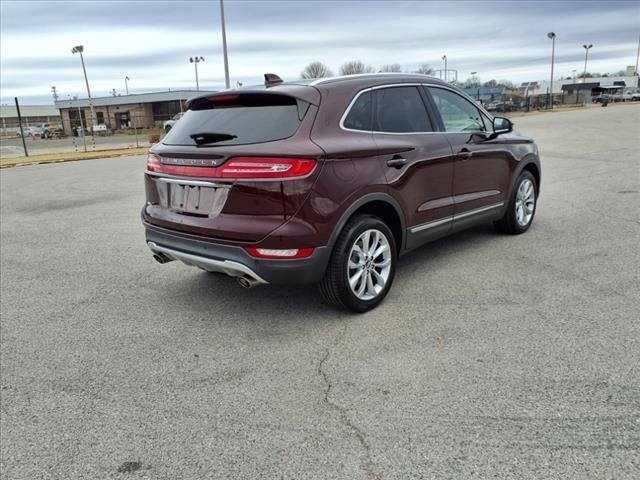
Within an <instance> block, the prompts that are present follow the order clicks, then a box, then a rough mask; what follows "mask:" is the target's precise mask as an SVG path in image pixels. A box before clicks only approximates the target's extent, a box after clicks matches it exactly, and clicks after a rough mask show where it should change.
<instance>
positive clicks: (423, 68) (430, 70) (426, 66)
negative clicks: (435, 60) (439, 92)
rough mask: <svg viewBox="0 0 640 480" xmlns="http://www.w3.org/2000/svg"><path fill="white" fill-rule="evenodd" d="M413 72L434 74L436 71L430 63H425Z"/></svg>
mask: <svg viewBox="0 0 640 480" xmlns="http://www.w3.org/2000/svg"><path fill="white" fill-rule="evenodd" d="M413 73H421V74H422V75H433V74H435V73H436V71H435V70H434V69H433V68H431V67H430V66H429V64H428V63H423V64H422V65H420V67H419V68H418V69H417V70H416V71H415V72H413Z"/></svg>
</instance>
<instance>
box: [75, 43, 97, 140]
mask: <svg viewBox="0 0 640 480" xmlns="http://www.w3.org/2000/svg"><path fill="white" fill-rule="evenodd" d="M82 52H84V46H82V45H77V46H75V47H73V48H72V49H71V53H73V54H76V53H79V54H80V61H81V62H82V73H83V74H84V83H86V85H87V96H88V97H89V108H90V109H91V127H92V128H91V131H92V132H93V126H94V125H95V118H96V116H95V115H94V112H93V101H92V100H91V89H90V88H89V79H88V78H87V69H86V68H85V66H84V57H83V55H82Z"/></svg>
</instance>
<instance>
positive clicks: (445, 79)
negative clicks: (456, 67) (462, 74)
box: [442, 55, 447, 82]
mask: <svg viewBox="0 0 640 480" xmlns="http://www.w3.org/2000/svg"><path fill="white" fill-rule="evenodd" d="M442 60H443V61H444V81H445V82H446V81H447V56H446V55H443V56H442Z"/></svg>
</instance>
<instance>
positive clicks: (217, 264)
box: [147, 242, 268, 283]
mask: <svg viewBox="0 0 640 480" xmlns="http://www.w3.org/2000/svg"><path fill="white" fill-rule="evenodd" d="M147 245H148V246H149V248H150V249H151V251H152V252H160V253H163V254H164V255H166V256H167V257H170V258H172V259H174V260H180V261H181V262H182V263H184V264H186V265H190V266H193V267H200V268H203V269H205V270H208V271H210V272H220V273H224V274H226V275H229V276H230V277H244V276H247V277H251V278H252V279H253V280H255V281H256V282H258V283H268V282H267V281H266V280H264V279H263V278H262V277H260V276H259V275H258V274H257V273H256V272H254V271H253V270H251V269H250V268H249V267H247V266H246V265H243V264H241V263H238V262H233V261H231V260H214V259H212V258H207V257H201V256H199V255H193V254H191V253H185V252H179V251H178V250H173V249H172V248H167V247H162V246H160V245H158V244H157V243H155V242H147Z"/></svg>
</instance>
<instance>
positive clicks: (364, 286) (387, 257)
mask: <svg viewBox="0 0 640 480" xmlns="http://www.w3.org/2000/svg"><path fill="white" fill-rule="evenodd" d="M391 258H392V256H391V246H390V244H389V239H388V238H387V237H386V236H385V234H384V233H382V232H381V231H380V230H375V229H370V230H366V231H364V232H363V233H362V234H361V235H360V236H359V237H358V238H357V239H356V241H355V242H354V243H353V245H352V247H351V251H350V252H349V263H348V265H347V277H348V281H349V286H350V287H351V291H352V292H353V294H354V295H355V296H356V297H357V298H358V299H360V300H364V301H368V300H373V299H374V298H376V297H377V296H378V295H379V294H380V292H382V290H384V287H385V285H386V284H387V281H388V280H389V275H390V272H391Z"/></svg>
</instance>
